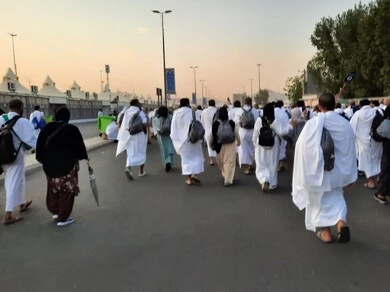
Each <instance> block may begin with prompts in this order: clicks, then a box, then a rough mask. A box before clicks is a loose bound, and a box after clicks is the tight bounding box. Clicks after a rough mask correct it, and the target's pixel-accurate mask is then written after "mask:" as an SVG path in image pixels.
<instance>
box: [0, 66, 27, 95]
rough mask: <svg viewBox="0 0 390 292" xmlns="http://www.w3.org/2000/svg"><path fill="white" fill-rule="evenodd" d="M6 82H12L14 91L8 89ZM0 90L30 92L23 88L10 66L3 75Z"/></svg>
mask: <svg viewBox="0 0 390 292" xmlns="http://www.w3.org/2000/svg"><path fill="white" fill-rule="evenodd" d="M8 82H11V83H13V84H14V85H13V86H14V89H15V90H14V91H10V90H9V89H8ZM0 91H1V92H16V93H22V94H28V93H31V92H30V91H29V90H28V89H27V88H25V87H24V86H23V85H22V84H20V82H19V80H18V77H17V76H16V75H15V73H14V72H13V71H12V70H11V68H8V70H7V72H6V73H5V75H4V77H3V82H1V84H0Z"/></svg>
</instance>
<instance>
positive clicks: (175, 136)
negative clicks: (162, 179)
mask: <svg viewBox="0 0 390 292" xmlns="http://www.w3.org/2000/svg"><path fill="white" fill-rule="evenodd" d="M192 114H193V112H192V109H191V108H189V107H182V108H179V109H178V110H176V111H175V112H174V113H173V118H172V125H171V135H170V136H171V139H172V142H173V146H174V147H175V150H176V152H177V154H179V155H180V156H181V166H182V174H183V175H190V174H199V173H202V172H203V171H204V157H203V151H202V144H201V141H198V142H197V143H195V144H192V143H190V142H189V141H188V132H189V129H190V125H191V122H192V120H193V115H192Z"/></svg>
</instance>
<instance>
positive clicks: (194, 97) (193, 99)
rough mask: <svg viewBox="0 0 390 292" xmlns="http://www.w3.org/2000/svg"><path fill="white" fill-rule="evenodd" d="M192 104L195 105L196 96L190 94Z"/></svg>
mask: <svg viewBox="0 0 390 292" xmlns="http://www.w3.org/2000/svg"><path fill="white" fill-rule="evenodd" d="M192 104H195V105H196V104H197V103H196V94H195V93H192Z"/></svg>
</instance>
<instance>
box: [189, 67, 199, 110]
mask: <svg viewBox="0 0 390 292" xmlns="http://www.w3.org/2000/svg"><path fill="white" fill-rule="evenodd" d="M190 68H191V69H194V87H195V105H197V104H198V102H197V100H198V98H197V96H196V69H197V68H198V66H191V67H190Z"/></svg>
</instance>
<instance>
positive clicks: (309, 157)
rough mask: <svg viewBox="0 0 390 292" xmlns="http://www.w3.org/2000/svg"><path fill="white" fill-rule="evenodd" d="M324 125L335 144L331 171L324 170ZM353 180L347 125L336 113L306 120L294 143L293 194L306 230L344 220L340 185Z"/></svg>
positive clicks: (351, 138)
mask: <svg viewBox="0 0 390 292" xmlns="http://www.w3.org/2000/svg"><path fill="white" fill-rule="evenodd" d="M323 127H325V128H326V129H327V130H328V131H329V133H330V135H331V136H332V139H333V142H334V147H335V164H334V168H333V169H332V170H331V171H325V170H324V157H323V152H322V148H321V135H322V129H323ZM356 179H357V167H356V154H355V143H354V135H353V130H352V128H351V126H350V124H349V123H348V121H347V120H346V119H344V118H343V117H341V116H340V115H339V114H337V113H335V112H327V113H325V114H324V113H319V114H318V116H317V117H315V118H313V119H311V120H309V121H308V122H307V123H306V125H305V127H304V128H303V130H302V133H301V134H300V136H299V138H298V141H297V144H296V146H295V160H294V173H293V192H292V196H293V201H294V203H295V205H296V206H297V207H298V208H299V209H300V210H303V209H306V216H305V224H306V228H307V229H308V230H311V231H315V230H316V227H328V226H333V225H336V224H337V222H338V221H340V220H342V221H345V222H346V221H347V205H346V203H345V199H344V196H343V188H344V187H346V186H348V185H350V184H352V183H354V182H355V181H356Z"/></svg>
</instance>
